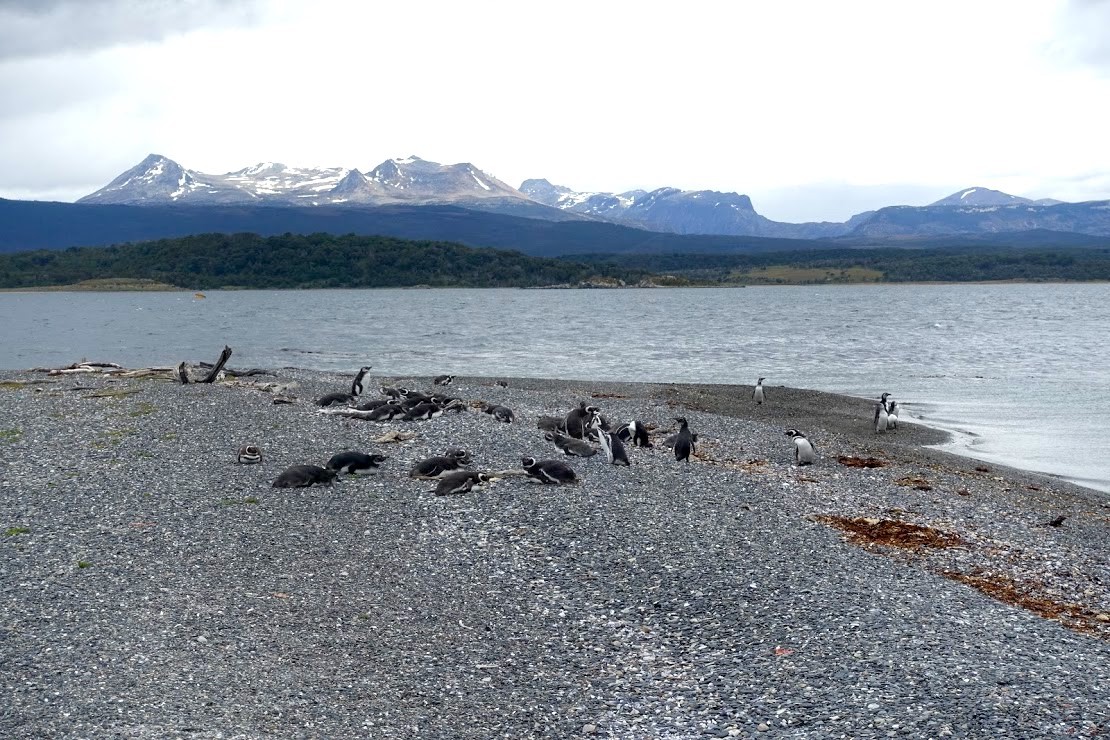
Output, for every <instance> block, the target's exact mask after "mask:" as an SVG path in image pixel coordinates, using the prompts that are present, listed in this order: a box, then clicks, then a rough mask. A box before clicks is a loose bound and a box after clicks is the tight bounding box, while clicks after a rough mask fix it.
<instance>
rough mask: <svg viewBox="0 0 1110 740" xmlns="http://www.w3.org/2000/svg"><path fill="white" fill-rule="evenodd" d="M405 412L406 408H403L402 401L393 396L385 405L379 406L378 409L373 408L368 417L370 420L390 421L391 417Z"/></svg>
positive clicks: (393, 417)
mask: <svg viewBox="0 0 1110 740" xmlns="http://www.w3.org/2000/svg"><path fill="white" fill-rule="evenodd" d="M404 413H405V410H404V409H403V408H401V404H400V402H398V401H397V399H395V398H391V399H389V401H387V402H386V403H385V405H383V406H379V407H377V408H376V409H371V410H370V413H369V414H368V415H367V417H366V418H367V419H369V420H370V421H390V420H391V419H395V418H396V417H398V416H402V415H404Z"/></svg>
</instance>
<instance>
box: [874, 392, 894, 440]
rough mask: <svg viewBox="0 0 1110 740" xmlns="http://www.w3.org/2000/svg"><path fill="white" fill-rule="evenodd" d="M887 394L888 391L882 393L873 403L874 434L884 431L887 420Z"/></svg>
mask: <svg viewBox="0 0 1110 740" xmlns="http://www.w3.org/2000/svg"><path fill="white" fill-rule="evenodd" d="M889 395H890V394H889V393H884V394H883V395H882V398H880V399H879V402H878V403H876V404H875V417H874V419H873V421H874V422H875V433H876V434H878V433H880V432H885V431H886V425H887V421H888V419H887V413H886V397H887V396H889Z"/></svg>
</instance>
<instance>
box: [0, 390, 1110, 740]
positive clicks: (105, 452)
mask: <svg viewBox="0 0 1110 740" xmlns="http://www.w3.org/2000/svg"><path fill="white" fill-rule="evenodd" d="M372 372H375V373H376V372H378V370H377V369H375V370H373V371H372ZM276 374H277V375H276V377H266V376H261V377H252V378H244V379H241V380H239V381H230V382H219V383H215V384H212V385H200V384H190V385H185V386H182V385H179V384H176V383H173V382H171V381H169V380H166V379H161V378H124V377H108V376H103V375H92V374H77V375H67V376H60V377H57V376H48V375H46V374H45V373H36V372H4V373H2V374H0V666H2V672H0V736H3V737H6V738H8V737H10V738H42V737H67V738H68V737H83V738H84V737H88V738H107V737H123V738H178V737H181V738H185V737H187V738H232V737H243V738H256V737H327V738H355V737H358V738H362V737H373V738H413V737H419V738H495V737H496V738H525V737H552V738H575V737H609V738H697V737H749V736H774V737H798V738H808V737H814V738H817V737H821V738H823V737H856V738H870V737H888V736H901V737H938V738H939V737H982V738H1001V737H1015V738H1017V737H1046V736H1057V735H1061V736H1065V735H1066V736H1074V737H1089V736H1093V735H1099V734H1102V733H1106V732H1110V642H1108V640H1107V638H1108V637H1110V594H1108V588H1107V584H1108V583H1110V566H1108V563H1110V537H1108V536H1107V535H1108V529H1110V499H1107V497H1106V496H1105V495H1103V494H1099V493H1098V492H1094V491H1090V490H1087V489H1083V488H1079V487H1076V486H1072V485H1070V484H1067V483H1064V482H1061V481H1059V480H1056V479H1052V478H1048V477H1045V476H1040V475H1035V474H1029V473H1023V472H1020V471H1016V470H1012V469H1006V468H1001V467H998V466H994V465H990V466H988V465H984V464H983V463H979V462H977V461H975V460H970V459H966V458H961V457H956V456H953V455H948V454H945V453H943V452H940V451H937V450H935V449H932V448H929V447H927V446H925V445H930V444H936V443H939V442H941V441H943V434H942V433H940V432H937V431H935V430H932V429H928V428H924V427H919V426H914V425H906V424H903V426H902V428H901V429H899V430H898V431H897V432H892V433H888V434H884V435H875V434H874V433H873V432H872V431H871V428H870V424H869V422H868V419H869V417H870V411H871V409H870V404H869V402H867V401H864V400H860V399H853V398H847V397H842V396H834V395H829V394H824V393H817V392H812V391H802V390H794V389H789V388H780V387H769V388H768V389H767V395H768V401H767V403H766V404H764V405H762V406H755V405H753V404H752V402H751V400H750V393H751V387H750V386H719V385H713V386H701V385H667V384H629V383H617V382H600V381H599V382H591V381H548V380H534V379H514V378H507V379H505V380H507V382H508V385H507V387H500V386H498V385H496V384H495V383H494V380H495V379H492V378H459V379H456V380H455V382H454V384H453V385H451V386H449V387H448V389H447V390H448V392H450V393H452V394H453V395H455V396H458V397H460V398H462V399H464V400H465V401H467V402H468V406H469V403H470V402H473V401H477V400H479V399H481V400H485V401H491V402H497V403H499V404H504V405H506V406H509V407H510V408H512V409H513V411H514V412H515V414H516V422H515V423H513V424H501V423H498V422H497V421H495V420H494V419H493V418H491V417H490V416H488V415H486V414H482V413H480V412H478V411H477V410H475V409H474V408H473V407H468V408H467V410H466V411H464V412H462V413H460V414H458V415H453V414H452V415H445V416H443V417H440V418H437V419H432V420H430V421H425V422H408V423H406V422H400V421H395V422H391V423H383V424H378V423H373V422H366V421H356V420H348V419H343V418H340V417H337V416H329V415H325V414H321V413H318V411H317V407H316V406H315V405H314V404H313V399H314V398H317V397H319V396H321V395H323V394H324V393H327V392H332V391H342V390H344V389H345V388H346V387H348V386H349V383H350V377H349V376H345V375H344V376H341V375H336V374H332V373H319V372H309V371H303V370H292V369H282V370H278V371H276ZM394 382H399V383H400V384H402V385H406V386H407V387H410V388H417V389H421V390H431V389H432V384H431V379H430V378H426V377H421V378H393V377H386V378H383V377H373V376H372V377H368V378H367V384H366V385H367V390H366V394H367V395H377V388H378V386H379V385H381V384H383V383H389V384H392V383H394ZM264 383H278V384H281V385H282V386H285V385H286V384H290V383H293V384H295V386H292V387H284V388H277V389H275V388H272V387H269V388H267V387H266V386H263V385H261V384H264ZM275 390H276V391H277V392H279V393H286V394H289V395H292V396H295V397H296V399H297V400H296V402H295V403H291V404H275V403H273V400H274V398H275V395H274V392H275ZM579 401H588V402H590V403H592V404H595V405H597V406H599V407H601V409H602V411H603V412H604V413H605V414H606V415H607V416H608V417H609V418H610V419H612V420H614V421H618V422H626V421H628V420H630V419H633V418H636V419H640V420H643V421H645V422H647V423H649V424H654V425H658V429H657V430H656V431H655V432H654V434H653V439H654V440H655V441H656V443H657V444H656V447H655V448H654V449H650V450H641V449H631V448H630V449H629V456H630V458H631V462H632V465H631V467H629V468H621V467H616V466H612V465H608V464H606V462H605V459H604V458H603V457H602V456H600V455H598V456H594V457H591V458H589V459H585V460H582V459H573V458H571V459H568V462H569V463H570V465H571V466H572V467H574V468H575V470H576V471H577V473H578V475H579V477H580V479H581V482H580V483H579V484H577V485H574V486H564V487H555V486H543V485H539V484H536V483H529V482H527V480H526V479H524V478H520V477H515V476H511V475H507V476H504V477H502V478H501V479H500V480H498V481H496V482H494V483H492V484H490V485H488V486H486V487H483V488H475V489H474V490H473V491H472V492H471V493H469V494H465V495H459V496H445V497H436V496H434V495H432V494H431V493H429V490H430V489H431V488H432V487H433V484H432V483H429V482H427V481H416V480H412V479H410V478H409V477H408V475H407V473H408V470H409V469H410V468H411V467H412V465H413V463H415V462H416V461H417V460H420V459H422V458H424V457H426V456H430V455H435V454H442V452H443V450H444V449H446V448H448V447H462V448H465V449H467V450H469V451H470V453H471V456H472V458H473V464H472V465H471V466H470V467H471V468H472V469H474V470H492V471H508V470H511V469H514V468H519V467H520V459H521V456H522V455H531V456H534V457H537V458H555V457H559V456H560V455H559V453H558V451H557V450H556V449H555V447H554V446H553V445H552V444H551V443H549V442H545V441H544V439H543V436H542V433H541V432H540V431H539V430H537V428H536V424H535V422H536V418H537V417H538V416H539V415H541V414H551V415H562V414H564V413H565V412H566V411H568V410H569V409H570V408H572V407H573V406H576V405H577V404H578V402H579ZM676 416H685V417H686V418H687V419H689V421H690V426H691V429H692V431H694V432H695V433H696V434H698V447H697V456H696V457H695V458H694V459H693V460H692V461H691V463H690V464H688V465H687V464H679V463H676V462H675V460H674V457H673V455H672V454H671V452H670V451H669V450H667V449H666V448H664V447H662V446H661V444H659V443H661V442H662V439H663V438H664V437H665V436H666V435H667V434H669V433H670V432H671V430H672V429H673V428H674V421H673V420H674V417H676ZM787 427H797V428H798V429H801V430H802V431H803V432H805V433H806V434H807V435H809V437H810V438H811V439H812V440H813V442H814V443H815V445H816V447H817V451H818V453H819V459H818V462H817V464H816V465H813V466H809V467H803V468H798V467H795V466H794V464H793V459H792V449H793V448H792V445H791V442H790V440H789V439H788V438H787V437H786V436H785V435H784V434H783V431H784V430H785V429H786V428H787ZM391 429H395V430H399V431H407V432H415V433H416V435H417V436H416V437H415V438H414V439H412V440H410V441H407V442H402V443H377V442H374V441H372V440H374V439H376V438H378V437H379V436H381V435H382V434H384V433H385V432H387V431H388V430H391ZM248 443H253V444H257V445H259V446H260V447H261V448H262V450H263V462H262V464H260V465H239V464H237V463H236V462H235V452H236V450H237V449H238V448H239V446H240V445H244V444H248ZM345 449H355V450H362V451H366V452H380V453H381V454H384V455H388V456H389V459H388V461H387V462H386V463H385V466H384V470H383V471H382V472H381V473H379V474H377V475H373V476H360V477H346V476H344V478H343V480H342V481H341V482H339V483H336V484H335V485H333V486H330V487H313V488H309V489H300V490H281V489H273V488H271V487H270V483H271V481H273V479H274V478H275V477H276V476H277V474H278V473H279V472H280V471H281V470H283V469H284V468H285V467H287V466H289V465H294V464H301V463H313V464H318V465H322V464H324V463H325V462H326V461H327V459H328V458H329V457H330V456H331V455H332V454H333V453H335V452H338V451H340V450H345ZM861 465H873V466H874V467H860V466H861ZM1060 517H1063V520H1062V521H1060V520H1059V518H1060ZM1054 520H1056V521H1057V523H1058V526H1053V525H1052V522H1053V521H1054Z"/></svg>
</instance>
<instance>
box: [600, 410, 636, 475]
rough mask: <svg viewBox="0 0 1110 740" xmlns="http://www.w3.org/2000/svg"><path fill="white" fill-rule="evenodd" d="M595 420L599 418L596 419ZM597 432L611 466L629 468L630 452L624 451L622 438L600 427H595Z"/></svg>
mask: <svg viewBox="0 0 1110 740" xmlns="http://www.w3.org/2000/svg"><path fill="white" fill-rule="evenodd" d="M594 418H595V420H596V418H597V417H594ZM595 429H596V431H597V439H598V441H599V442H600V443H601V449H602V450H604V452H605V459H606V460H608V461H609V464H610V465H624V466H626V467H627V466H628V465H630V464H631V463H629V462H628V452H627V451H626V450H625V449H624V443H623V442H621V438H620V437H619V436H617V435H615V434H609V432H607V431H605V430H604V429H602V428H601V427H600V425H598V426H595Z"/></svg>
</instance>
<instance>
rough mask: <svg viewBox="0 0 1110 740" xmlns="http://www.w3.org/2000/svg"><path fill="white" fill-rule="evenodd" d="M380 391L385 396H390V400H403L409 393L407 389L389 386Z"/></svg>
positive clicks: (384, 386)
mask: <svg viewBox="0 0 1110 740" xmlns="http://www.w3.org/2000/svg"><path fill="white" fill-rule="evenodd" d="M380 390H381V392H382V395H383V396H389V397H390V398H401V397H402V396H404V395H405V394H406V393H408V390H407V389H405V388H401V387H396V388H391V387H389V386H387V385H383V386H382V387H381V388H380Z"/></svg>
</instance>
